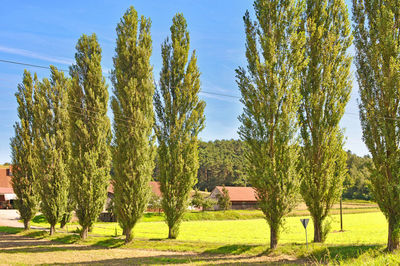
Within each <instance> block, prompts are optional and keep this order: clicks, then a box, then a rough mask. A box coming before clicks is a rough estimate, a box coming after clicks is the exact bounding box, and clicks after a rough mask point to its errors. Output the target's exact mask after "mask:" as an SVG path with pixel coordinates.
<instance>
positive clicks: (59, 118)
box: [33, 66, 69, 235]
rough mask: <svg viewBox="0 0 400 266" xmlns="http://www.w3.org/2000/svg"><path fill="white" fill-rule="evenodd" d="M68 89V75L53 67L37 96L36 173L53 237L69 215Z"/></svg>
mask: <svg viewBox="0 0 400 266" xmlns="http://www.w3.org/2000/svg"><path fill="white" fill-rule="evenodd" d="M68 86H69V82H68V79H67V78H65V77H64V73H63V72H59V71H58V70H57V69H56V68H55V67H54V66H51V79H50V80H48V79H44V80H43V82H41V83H40V84H39V86H38V89H37V90H36V91H35V94H34V99H35V103H34V108H33V110H34V112H33V113H34V143H35V145H34V157H33V162H34V164H33V173H34V175H35V176H36V180H38V187H39V193H40V196H41V204H40V206H41V211H42V213H43V215H44V216H45V217H46V220H47V221H48V222H49V223H50V235H53V234H54V232H55V225H56V223H58V222H59V220H60V219H61V217H62V215H63V214H64V213H65V210H66V205H67V198H68V191H69V178H68V175H67V164H68V159H69V142H68V130H69V128H68V110H67V104H68V94H67V93H68Z"/></svg>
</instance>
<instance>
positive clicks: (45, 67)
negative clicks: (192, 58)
mask: <svg viewBox="0 0 400 266" xmlns="http://www.w3.org/2000/svg"><path fill="white" fill-rule="evenodd" d="M0 62H3V63H8V64H14V65H21V66H29V67H37V68H41V69H49V70H51V68H50V67H47V66H42V65H34V64H28V63H23V62H17V61H11V60H4V59H0ZM57 70H61V71H63V72H68V70H66V69H61V68H57ZM200 92H202V93H205V94H210V95H215V96H222V97H229V98H235V99H240V97H239V96H235V95H229V94H223V93H216V92H210V91H204V90H200Z"/></svg>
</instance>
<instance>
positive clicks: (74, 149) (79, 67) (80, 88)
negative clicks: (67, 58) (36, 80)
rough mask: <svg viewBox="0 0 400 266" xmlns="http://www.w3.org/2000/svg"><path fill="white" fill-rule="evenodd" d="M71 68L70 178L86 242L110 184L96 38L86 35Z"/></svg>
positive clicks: (107, 132) (106, 123)
mask: <svg viewBox="0 0 400 266" xmlns="http://www.w3.org/2000/svg"><path fill="white" fill-rule="evenodd" d="M76 50H77V52H76V54H75V60H76V63H75V65H73V66H71V68H70V76H71V78H72V83H71V86H70V89H69V93H68V98H69V106H68V107H69V109H68V110H69V117H70V144H71V160H70V174H71V185H72V192H73V195H74V199H75V202H76V215H77V217H78V219H79V224H80V225H81V226H82V229H81V238H83V239H85V238H86V237H87V234H88V230H89V228H91V227H92V226H93V223H94V222H95V221H96V219H97V218H98V216H99V215H100V212H101V211H102V209H103V207H104V204H105V200H106V196H107V186H108V184H109V180H110V164H111V153H110V141H111V129H110V120H109V118H108V116H107V104H108V91H107V85H106V82H105V79H104V77H103V74H102V70H101V64H100V63H101V48H100V46H99V44H98V42H97V37H96V35H95V34H92V35H90V36H87V35H85V34H84V35H82V37H81V38H80V39H79V40H78V43H77V45H76Z"/></svg>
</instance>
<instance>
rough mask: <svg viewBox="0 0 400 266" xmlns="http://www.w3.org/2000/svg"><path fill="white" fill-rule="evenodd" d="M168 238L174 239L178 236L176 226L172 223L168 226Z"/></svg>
mask: <svg viewBox="0 0 400 266" xmlns="http://www.w3.org/2000/svg"><path fill="white" fill-rule="evenodd" d="M168 229H169V230H168V238H169V239H176V237H177V236H178V230H177V228H176V227H175V226H174V225H173V226H169V228H168Z"/></svg>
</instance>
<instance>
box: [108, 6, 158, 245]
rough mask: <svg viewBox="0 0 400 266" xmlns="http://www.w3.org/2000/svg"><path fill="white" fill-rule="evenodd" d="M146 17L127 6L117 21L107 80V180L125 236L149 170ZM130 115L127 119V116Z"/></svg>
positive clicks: (138, 212) (141, 206)
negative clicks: (110, 124)
mask: <svg viewBox="0 0 400 266" xmlns="http://www.w3.org/2000/svg"><path fill="white" fill-rule="evenodd" d="M150 26H151V22H150V19H146V18H144V17H143V16H142V17H141V18H140V19H138V14H137V12H136V10H135V9H134V8H133V7H130V8H129V9H128V10H127V12H126V13H125V14H124V16H123V18H122V20H121V22H120V23H119V24H118V26H117V48H116V49H115V51H116V56H115V57H114V68H115V69H114V71H113V72H112V81H113V85H114V95H115V96H114V97H112V109H113V112H114V146H113V169H114V174H113V175H112V182H113V185H114V204H115V214H116V216H117V217H118V221H119V223H120V224H121V226H122V228H124V233H125V235H126V241H127V242H130V241H131V240H132V235H131V231H132V228H133V227H134V226H135V224H136V223H137V221H138V220H139V219H140V217H142V215H143V213H144V211H145V210H146V207H147V203H148V201H149V197H150V186H149V182H150V180H151V176H152V173H153V169H154V155H155V151H156V150H155V147H154V144H153V143H154V141H153V136H152V131H153V124H154V113H153V95H154V82H153V74H152V67H151V64H150V56H151V52H152V41H151V36H150ZM128 118H129V119H128Z"/></svg>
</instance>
